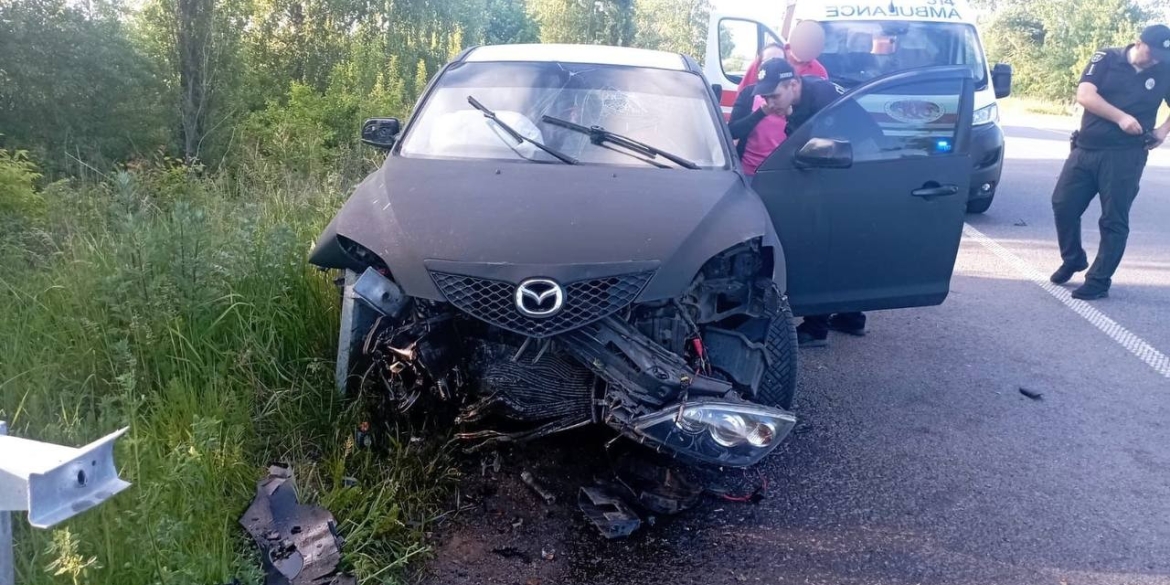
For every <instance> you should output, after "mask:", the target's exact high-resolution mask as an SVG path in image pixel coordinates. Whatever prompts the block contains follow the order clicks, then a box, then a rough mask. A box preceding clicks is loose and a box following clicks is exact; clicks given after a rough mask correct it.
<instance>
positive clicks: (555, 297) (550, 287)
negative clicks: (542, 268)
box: [516, 278, 565, 318]
mask: <svg viewBox="0 0 1170 585" xmlns="http://www.w3.org/2000/svg"><path fill="white" fill-rule="evenodd" d="M564 306H565V289H563V288H561V285H559V284H557V283H556V282H553V281H551V280H549V279H547V278H530V279H528V280H525V281H524V282H521V283H520V286H518V287H516V309H517V310H518V311H520V314H521V315H524V316H526V317H536V318H541V317H552V316H553V315H556V314H557V313H559V312H561V309H562V308H563V307H564Z"/></svg>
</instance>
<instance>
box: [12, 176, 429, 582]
mask: <svg viewBox="0 0 1170 585" xmlns="http://www.w3.org/2000/svg"><path fill="white" fill-rule="evenodd" d="M20 168H25V169H26V170H27V166H21V167H20ZM24 176H27V173H26V175H24ZM20 184H21V185H27V184H28V183H27V181H24V182H21V183H20ZM53 189H54V193H55V195H54V197H53V198H51V199H48V200H46V201H45V204H46V207H47V213H46V214H45V221H44V225H43V226H42V227H40V228H37V229H36V230H31V229H30V230H28V235H29V236H30V237H29V240H30V241H31V242H34V243H35V245H36V246H37V247H36V248H35V249H33V248H31V247H30V246H32V245H33V244H29V243H25V244H17V245H18V246H20V247H21V249H22V250H24V253H23V254H5V255H3V256H0V306H3V307H5V309H4V311H0V355H3V356H4V359H2V360H0V419H4V420H8V421H9V422H10V423H11V427H12V432H13V434H17V435H20V436H25V437H30V438H36V439H41V440H48V441H54V442H59V443H64V444H70V445H80V444H84V443H87V442H89V441H91V440H94V439H96V438H98V437H100V436H102V435H104V434H106V433H108V432H111V431H113V430H116V429H118V428H120V427H123V426H128V427H130V433H129V434H128V435H127V436H126V437H124V438H123V439H122V440H121V441H119V443H118V450H117V460H118V462H119V464H120V466H121V472H122V474H123V476H124V477H125V478H126V479H128V480H129V481H131V482H133V483H134V486H133V487H132V488H131V489H130V490H128V491H127V492H125V493H123V494H120V495H118V496H117V497H115V498H113V499H112V500H111V501H109V502H108V503H107V504H106V505H103V506H101V507H99V508H98V509H95V510H93V511H90V512H87V513H86V514H84V515H82V516H79V517H78V518H76V519H74V520H72V521H70V522H68V523H67V524H66V525H64V526H62V527H59V530H57V531H56V532H51V533H45V532H40V531H29V530H26V529H24V528H23V527H20V526H18V535H17V542H18V550H17V554H16V558H17V559H18V566H17V574H18V577H17V578H18V580H19V582H21V583H25V584H30V585H31V584H38V585H39V584H46V585H47V584H49V583H55V582H58V581H59V580H61V579H65V580H66V581H68V580H70V579H71V580H73V581H74V582H86V583H117V584H118V585H137V584H143V585H145V584H153V583H168V584H172V585H174V584H187V583H190V584H200V585H206V584H208V583H226V582H229V581H231V580H232V579H233V578H239V579H241V581H242V582H244V583H258V582H259V581H260V575H259V574H258V567H259V563H258V560H257V559H255V558H254V553H253V552H252V547H251V544H250V543H248V542H245V540H244V533H243V531H242V530H241V529H240V527H239V525H238V524H237V521H238V518H239V515H240V514H241V513H242V512H243V510H244V508H245V507H246V506H247V505H248V503H249V501H250V500H251V498H252V497H253V495H254V490H255V482H256V480H257V479H259V478H260V477H262V475H263V470H264V468H265V466H266V465H267V464H268V463H269V462H271V461H282V462H287V463H290V464H292V465H293V467H294V470H295V471H296V473H297V477H298V484H299V486H300V490H301V496H302V499H304V500H307V501H309V502H321V503H324V504H325V505H327V506H329V507H331V510H332V511H333V512H334V513H335V515H336V516H337V518H338V520H339V523H340V531H341V533H342V534H344V535H345V536H346V537H347V538H348V542H347V545H346V547H345V555H346V557H345V558H346V560H347V562H348V563H349V565H350V566H351V567H352V568H353V569H355V570H356V572H357V573H358V574H359V575H363V576H369V575H373V574H374V573H376V572H379V571H382V569H383V568H385V567H399V568H400V567H401V565H402V563H403V561H404V559H410V558H412V557H414V556H416V555H417V554H418V553H419V552H421V551H422V550H423V549H422V545H421V541H422V538H421V534H422V531H423V530H426V527H427V523H426V519H427V518H430V517H433V516H434V506H435V494H436V491H437V490H438V489H439V488H440V487H441V486H442V485H443V484H444V483H445V482H446V481H447V480H448V479H449V476H448V475H447V474H448V470H447V466H446V465H445V463H444V462H445V461H446V460H445V458H444V457H443V456H442V453H441V452H439V451H437V450H436V449H435V448H428V447H424V446H422V445H418V444H411V443H410V441H406V440H403V441H401V442H399V443H398V444H397V446H396V447H395V448H393V449H392V450H391V452H390V454H389V456H387V455H386V454H384V453H374V452H371V451H368V450H362V449H358V448H355V446H354V444H353V441H352V439H351V437H352V434H351V433H352V429H354V428H356V426H357V425H358V423H359V422H360V421H362V420H364V419H365V417H364V415H363V410H362V408H361V405H360V404H357V403H352V402H346V401H343V400H342V399H341V398H340V397H339V396H338V395H337V393H336V391H335V390H334V388H333V379H332V373H333V360H332V357H333V355H334V352H335V350H336V345H335V344H336V341H335V339H336V331H337V326H338V324H337V299H338V294H337V290H336V288H335V287H334V285H333V283H332V282H331V280H330V278H329V275H327V274H324V273H321V272H318V271H316V270H315V269H312V268H311V267H310V266H308V265H307V264H306V262H305V254H306V252H307V244H308V242H311V241H312V240H313V239H314V238H315V236H316V235H317V232H318V230H319V229H320V228H321V227H322V226H323V224H324V222H325V221H326V220H327V219H328V218H329V216H330V215H331V214H332V213H333V211H334V210H335V209H336V208H337V207H338V206H339V204H340V202H341V196H342V195H341V193H340V191H337V190H335V189H334V188H333V186H332V185H330V184H329V183H327V182H326V181H322V180H319V179H314V178H307V179H303V178H294V177H290V178H288V179H287V180H285V181H283V182H279V183H274V184H272V185H268V184H266V183H262V182H252V181H250V180H247V179H245V178H234V177H233V176H231V175H228V174H213V175H210V176H203V177H200V176H199V175H198V173H196V172H188V171H187V170H185V169H182V168H178V167H167V166H152V167H148V168H143V169H139V170H136V171H124V172H120V173H116V174H114V175H112V176H111V177H110V178H109V179H108V180H105V181H102V182H99V183H85V182H75V183H63V184H58V185H55V186H54V187H53ZM26 194H27V192H26ZM38 233H39V235H38ZM388 433H389V434H390V436H391V437H393V436H395V433H394V430H393V429H390V430H389V431H388ZM347 477H353V478H356V479H357V486H356V487H347V484H348V483H349V482H347V481H346V478H347ZM59 572H60V574H59V575H57V576H55V575H54V574H56V573H59ZM400 574H401V571H398V572H394V571H390V572H381V573H380V575H381V577H380V579H381V580H386V579H390V580H393V579H394V578H395V577H396V576H397V575H400Z"/></svg>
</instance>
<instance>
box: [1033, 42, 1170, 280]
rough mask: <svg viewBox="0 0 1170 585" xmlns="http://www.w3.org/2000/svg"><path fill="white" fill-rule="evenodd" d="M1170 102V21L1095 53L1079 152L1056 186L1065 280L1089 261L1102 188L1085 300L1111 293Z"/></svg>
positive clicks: (1084, 85) (1166, 126)
mask: <svg viewBox="0 0 1170 585" xmlns="http://www.w3.org/2000/svg"><path fill="white" fill-rule="evenodd" d="M1163 101H1165V102H1166V103H1168V104H1170V28H1168V27H1166V26H1164V25H1160V24H1159V25H1154V26H1150V27H1148V28H1146V29H1145V30H1144V31H1142V34H1141V37H1140V40H1139V41H1138V42H1137V43H1134V44H1132V45H1129V46H1128V47H1124V48H1112V49H1102V50H1100V51H1097V52H1096V53H1094V54H1093V56H1092V58H1090V59H1089V64H1088V66H1087V67H1085V71H1084V73H1083V74H1082V75H1081V82H1080V85H1079V86H1078V87H1077V102H1078V103H1079V104H1081V106H1083V107H1084V109H1085V113H1084V116H1083V117H1082V118H1081V128H1080V130H1079V131H1077V132H1074V133H1073V137H1072V153H1071V154H1070V155H1069V157H1068V160H1067V161H1066V162H1065V163H1064V170H1062V171H1061V173H1060V178H1059V179H1058V180H1057V181H1056V188H1055V190H1054V191H1053V193H1052V211H1053V215H1054V216H1055V218H1056V235H1057V238H1058V239H1059V240H1060V256H1061V258H1062V259H1063V260H1064V262H1063V264H1061V266H1060V268H1059V269H1057V271H1056V272H1054V273H1053V274H1052V278H1051V280H1052V282H1054V283H1056V284H1064V283H1066V282H1068V281H1069V279H1071V278H1072V276H1073V275H1074V274H1076V273H1077V272H1080V271H1082V270H1084V269H1086V268H1089V262H1088V257H1087V256H1086V255H1085V250H1084V248H1083V247H1082V246H1081V215H1083V214H1084V213H1085V209H1086V208H1088V206H1089V203H1091V202H1092V201H1093V198H1094V197H1096V196H1097V194H1100V195H1101V221H1100V229H1101V245H1100V248H1099V249H1098V250H1097V259H1096V260H1095V261H1094V262H1093V266H1092V268H1089V272H1088V273H1087V274H1086V275H1085V283H1084V284H1083V285H1082V286H1081V287H1080V288H1078V289H1076V290H1074V291H1073V293H1072V296H1073V297H1074V298H1078V299H1083V300H1093V299H1102V298H1105V297H1107V296H1109V287H1110V285H1111V284H1112V277H1113V273H1114V272H1115V271H1116V270H1117V266H1118V264H1120V263H1121V256H1122V254H1124V253H1125V242H1126V239H1127V238H1128V237H1129V209H1130V207H1131V206H1132V205H1133V200H1134V198H1136V197H1137V193H1138V183H1139V181H1140V180H1141V177H1142V171H1143V170H1144V169H1145V166H1146V159H1147V157H1148V156H1149V152H1148V151H1149V150H1151V149H1154V148H1157V147H1158V146H1161V144H1162V142H1163V141H1165V140H1166V136H1167V134H1168V133H1170V120H1167V121H1166V122H1165V123H1163V124H1162V125H1161V126H1158V127H1156V128H1155V126H1154V125H1155V123H1156V122H1157V115H1158V106H1159V105H1160V104H1161V103H1162V102H1163Z"/></svg>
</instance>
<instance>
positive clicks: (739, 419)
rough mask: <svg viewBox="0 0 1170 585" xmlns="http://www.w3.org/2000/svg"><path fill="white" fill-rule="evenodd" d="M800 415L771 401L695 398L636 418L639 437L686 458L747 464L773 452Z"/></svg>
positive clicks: (717, 463) (753, 463)
mask: <svg viewBox="0 0 1170 585" xmlns="http://www.w3.org/2000/svg"><path fill="white" fill-rule="evenodd" d="M794 426H796V417H795V416H793V415H792V413H789V412H788V411H785V410H781V409H778V408H769V407H767V406H762V405H757V404H748V403H742V402H726V401H720V400H695V401H692V402H687V403H685V404H683V405H681V406H678V405H676V406H672V407H670V408H668V409H666V410H663V411H660V412H656V413H654V414H649V415H646V416H643V417H641V418H639V419H637V420H635V421H634V432H635V434H636V435H637V438H638V439H639V440H641V441H643V442H645V443H648V444H650V445H653V446H655V447H659V448H660V449H665V450H668V451H673V452H674V453H675V454H676V455H677V456H679V457H680V458H683V459H689V460H692V461H696V462H699V463H710V464H713V465H727V466H732V467H748V466H750V465H755V464H756V463H757V462H759V461H760V460H761V459H763V458H764V457H765V456H766V455H767V454H768V453H771V452H772V449H775V448H776V446H777V445H779V444H780V442H781V441H783V440H784V438H785V437H787V436H788V433H789V432H791V431H792V428H793V427H794Z"/></svg>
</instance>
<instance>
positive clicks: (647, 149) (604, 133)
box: [541, 115, 699, 170]
mask: <svg viewBox="0 0 1170 585" xmlns="http://www.w3.org/2000/svg"><path fill="white" fill-rule="evenodd" d="M541 121H543V122H548V123H549V124H552V125H554V126H560V127H561V128H568V129H569V130H572V131H574V132H580V133H581V134H586V135H588V136H589V141H590V142H592V143H593V144H597V145H599V146H600V145H601V143H603V142H608V143H610V144H613V145H616V146H620V147H622V148H627V149H629V150H632V151H634V152H636V153H638V154H642V155H645V156H648V157H650V158H657V157H659V156H661V157H662V158H665V159H666V160H669V161H670V162H672V163H674V164H676V165H678V166H680V167H684V168H688V169H691V170H696V169H698V168H699V165H697V164H695V163H693V162H691V161H689V160H687V159H685V158H683V157H681V156H678V155H674V154H670V153H669V152H665V151H662V150H659V149H657V148H654V147H653V146H650V145H649V144H646V143H645V142H638V141H637V140H634V139H633V138H630V137H628V136H622V135H621V134H616V133H614V132H610V131H609V130H606V129H605V128H602V127H601V126H582V125H580V124H576V123H573V122H570V121H568V120H562V119H560V118H554V117H553V116H547V115H546V116H544V117H542V118H541Z"/></svg>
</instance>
